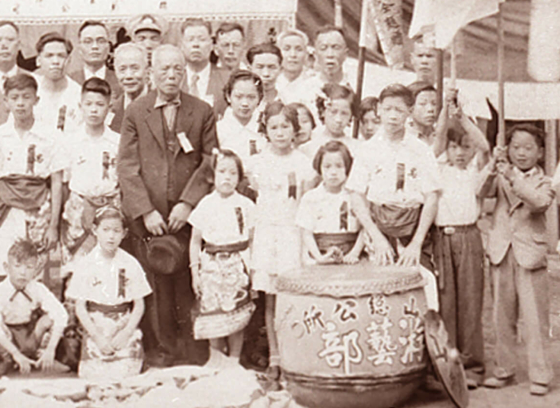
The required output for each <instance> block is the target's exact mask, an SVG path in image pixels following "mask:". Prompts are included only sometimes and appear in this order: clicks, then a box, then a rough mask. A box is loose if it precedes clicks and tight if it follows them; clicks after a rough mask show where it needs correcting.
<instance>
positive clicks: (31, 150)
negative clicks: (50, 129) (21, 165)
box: [27, 144, 36, 174]
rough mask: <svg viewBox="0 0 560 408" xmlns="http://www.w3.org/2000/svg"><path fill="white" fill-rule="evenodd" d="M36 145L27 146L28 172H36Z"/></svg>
mask: <svg viewBox="0 0 560 408" xmlns="http://www.w3.org/2000/svg"><path fill="white" fill-rule="evenodd" d="M35 160H36V158H35V145H34V144H32V145H29V146H28V147H27V173H28V174H34V173H35Z"/></svg>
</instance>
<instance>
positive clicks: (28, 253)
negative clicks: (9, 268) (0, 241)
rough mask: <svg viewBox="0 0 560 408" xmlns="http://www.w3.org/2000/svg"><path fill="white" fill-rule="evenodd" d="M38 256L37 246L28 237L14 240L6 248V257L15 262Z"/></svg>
mask: <svg viewBox="0 0 560 408" xmlns="http://www.w3.org/2000/svg"><path fill="white" fill-rule="evenodd" d="M38 257H39V253H38V251H37V246H36V245H35V244H34V243H33V242H31V241H30V240H28V239H18V240H16V242H14V243H13V244H12V246H11V247H10V249H9V250H8V259H10V258H12V259H15V260H16V261H17V262H22V261H25V260H27V259H32V258H38Z"/></svg>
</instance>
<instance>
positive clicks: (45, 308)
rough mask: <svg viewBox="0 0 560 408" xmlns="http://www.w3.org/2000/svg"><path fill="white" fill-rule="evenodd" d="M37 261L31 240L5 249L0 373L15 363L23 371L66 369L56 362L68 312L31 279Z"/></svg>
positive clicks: (0, 289) (0, 287)
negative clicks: (6, 277)
mask: <svg viewBox="0 0 560 408" xmlns="http://www.w3.org/2000/svg"><path fill="white" fill-rule="evenodd" d="M38 260H39V256H38V254H37V248H36V247H35V245H34V244H33V243H32V242H30V241H27V240H18V241H16V242H15V243H14V244H13V245H12V246H11V247H10V249H9V250H8V260H7V262H5V263H4V269H5V270H6V272H7V274H8V279H5V280H4V281H3V282H2V283H0V356H1V358H2V360H1V362H0V375H4V374H6V373H8V372H10V371H11V370H12V369H13V367H14V363H15V364H17V366H18V367H19V371H20V372H21V373H22V374H28V373H29V372H30V371H31V368H32V367H34V368H37V369H39V370H41V371H57V372H64V371H68V370H69V368H68V367H67V366H65V365H63V364H61V363H59V362H57V361H55V353H56V352H57V347H58V345H59V341H60V339H61V337H62V332H63V330H64V327H65V326H66V323H67V320H68V314H67V313H66V310H65V309H64V306H62V304H61V303H60V302H59V301H58V300H57V298H56V297H55V296H54V295H53V294H52V293H51V291H49V289H47V287H46V286H45V285H43V284H42V283H40V282H37V281H36V280H34V277H35V276H36V274H37V268H38V266H39V262H38Z"/></svg>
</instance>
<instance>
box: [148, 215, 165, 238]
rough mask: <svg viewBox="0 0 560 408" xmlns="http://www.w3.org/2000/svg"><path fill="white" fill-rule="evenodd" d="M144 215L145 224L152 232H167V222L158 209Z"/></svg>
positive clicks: (158, 233)
mask: <svg viewBox="0 0 560 408" xmlns="http://www.w3.org/2000/svg"><path fill="white" fill-rule="evenodd" d="M142 217H143V219H144V226H145V227H146V229H147V230H148V232H149V233H150V234H152V235H163V234H166V233H167V224H166V223H165V220H164V219H163V217H162V216H161V214H160V213H159V212H158V210H153V211H152V212H150V213H148V214H144V215H143V216H142Z"/></svg>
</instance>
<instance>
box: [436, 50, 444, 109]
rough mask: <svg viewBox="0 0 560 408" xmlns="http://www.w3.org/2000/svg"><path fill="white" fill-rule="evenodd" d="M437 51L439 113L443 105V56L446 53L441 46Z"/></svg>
mask: <svg viewBox="0 0 560 408" xmlns="http://www.w3.org/2000/svg"><path fill="white" fill-rule="evenodd" d="M436 52H437V78H436V80H437V112H438V115H439V113H440V112H441V108H442V106H443V62H444V61H443V58H444V53H443V50H440V49H439V48H438V49H437V50H436Z"/></svg>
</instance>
